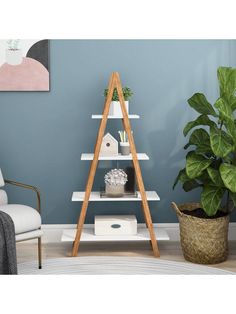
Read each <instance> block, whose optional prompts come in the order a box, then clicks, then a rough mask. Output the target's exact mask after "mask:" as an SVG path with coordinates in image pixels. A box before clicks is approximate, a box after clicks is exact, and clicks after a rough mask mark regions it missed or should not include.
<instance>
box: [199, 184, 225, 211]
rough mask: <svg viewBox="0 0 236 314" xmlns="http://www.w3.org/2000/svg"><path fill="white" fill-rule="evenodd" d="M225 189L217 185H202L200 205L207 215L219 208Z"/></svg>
mask: <svg viewBox="0 0 236 314" xmlns="http://www.w3.org/2000/svg"><path fill="white" fill-rule="evenodd" d="M224 192H225V190H224V189H223V188H220V187H217V186H204V187H203V190H202V194H201V205H202V208H203V209H204V211H205V212H206V214H207V215H208V216H213V215H215V214H216V212H217V210H218V209H219V208H220V204H221V200H222V197H223V195H224Z"/></svg>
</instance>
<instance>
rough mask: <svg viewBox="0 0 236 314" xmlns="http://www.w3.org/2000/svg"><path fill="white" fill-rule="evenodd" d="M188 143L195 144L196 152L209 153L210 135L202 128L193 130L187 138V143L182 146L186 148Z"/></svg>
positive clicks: (210, 150)
mask: <svg viewBox="0 0 236 314" xmlns="http://www.w3.org/2000/svg"><path fill="white" fill-rule="evenodd" d="M190 145H196V146H197V148H196V153H198V154H205V153H211V152H212V149H211V145H210V136H209V134H208V133H207V131H205V130H204V129H197V130H194V131H193V133H192V134H191V136H190V138H189V142H188V144H186V145H185V146H184V148H185V149H186V148H188V147H189V146H190Z"/></svg>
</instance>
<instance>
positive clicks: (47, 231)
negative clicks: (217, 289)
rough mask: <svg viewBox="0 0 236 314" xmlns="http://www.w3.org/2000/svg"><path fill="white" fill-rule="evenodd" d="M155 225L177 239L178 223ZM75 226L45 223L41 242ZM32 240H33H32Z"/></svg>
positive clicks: (233, 236)
mask: <svg viewBox="0 0 236 314" xmlns="http://www.w3.org/2000/svg"><path fill="white" fill-rule="evenodd" d="M154 226H155V227H159V228H164V229H165V230H166V231H167V233H168V235H169V237H170V241H179V240H180V238H179V224H178V223H160V224H154ZM84 227H85V228H92V227H93V225H89V224H86V225H85V226H84ZM73 228H76V224H45V225H42V230H43V232H44V235H43V238H42V241H43V243H55V242H61V236H62V230H63V229H73ZM229 240H230V241H236V222H231V223H230V224H229ZM32 241H34V240H32Z"/></svg>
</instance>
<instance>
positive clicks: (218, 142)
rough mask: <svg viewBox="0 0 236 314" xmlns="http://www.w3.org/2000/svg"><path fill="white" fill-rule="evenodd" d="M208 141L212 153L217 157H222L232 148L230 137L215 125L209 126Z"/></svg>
mask: <svg viewBox="0 0 236 314" xmlns="http://www.w3.org/2000/svg"><path fill="white" fill-rule="evenodd" d="M210 143H211V149H212V151H213V153H214V154H215V155H216V156H218V157H222V158H223V157H225V156H227V155H228V154H229V153H230V152H231V151H232V150H233V146H232V144H233V143H232V139H231V137H230V136H229V135H228V134H227V133H226V132H224V131H223V130H220V129H218V128H217V127H211V128H210Z"/></svg>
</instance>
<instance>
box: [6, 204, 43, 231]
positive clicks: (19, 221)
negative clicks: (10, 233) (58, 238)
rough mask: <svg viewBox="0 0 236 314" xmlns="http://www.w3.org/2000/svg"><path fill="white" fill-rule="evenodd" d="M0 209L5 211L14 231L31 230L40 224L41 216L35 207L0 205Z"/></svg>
mask: <svg viewBox="0 0 236 314" xmlns="http://www.w3.org/2000/svg"><path fill="white" fill-rule="evenodd" d="M0 210H1V211H3V212H5V213H7V214H8V215H9V216H10V217H11V218H12V220H13V222H14V225H15V233H16V234H20V233H24V232H28V231H33V230H36V229H38V228H40V226H41V216H40V214H39V213H38V212H37V210H36V209H34V208H32V207H29V206H26V205H19V204H10V205H0Z"/></svg>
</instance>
